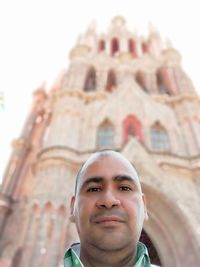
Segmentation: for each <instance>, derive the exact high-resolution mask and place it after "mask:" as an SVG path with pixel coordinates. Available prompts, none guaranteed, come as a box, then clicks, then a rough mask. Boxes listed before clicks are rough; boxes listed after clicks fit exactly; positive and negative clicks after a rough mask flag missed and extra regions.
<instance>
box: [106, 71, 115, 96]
mask: <svg viewBox="0 0 200 267" xmlns="http://www.w3.org/2000/svg"><path fill="white" fill-rule="evenodd" d="M115 86H116V76H115V73H114V71H113V70H110V71H109V72H108V77H107V82H106V91H107V92H112V90H113V87H115Z"/></svg>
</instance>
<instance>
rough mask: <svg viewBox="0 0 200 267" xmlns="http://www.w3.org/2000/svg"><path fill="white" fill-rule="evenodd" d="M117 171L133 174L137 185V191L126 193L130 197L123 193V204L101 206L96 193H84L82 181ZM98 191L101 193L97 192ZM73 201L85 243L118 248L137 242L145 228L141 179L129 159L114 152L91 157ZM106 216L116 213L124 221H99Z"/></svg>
mask: <svg viewBox="0 0 200 267" xmlns="http://www.w3.org/2000/svg"><path fill="white" fill-rule="evenodd" d="M115 170H116V172H115ZM117 171H118V172H120V173H126V174H128V175H130V176H131V177H133V178H134V179H135V182H136V184H137V186H138V188H137V190H136V192H130V193H129V192H128V193H127V195H128V198H127V195H126V193H125V194H124V195H123V198H124V199H121V204H120V206H118V207H112V208H109V209H108V208H106V207H105V206H104V207H103V208H102V207H101V208H99V207H97V206H96V205H95V202H96V197H93V194H91V195H90V194H85V193H84V194H82V191H81V190H82V189H81V186H82V182H83V181H84V180H85V179H87V178H88V177H91V176H100V177H104V179H108V177H110V176H112V175H114V174H118V172H117ZM101 190H102V189H101ZM103 190H104V189H103ZM95 194H96V193H94V195H95ZM97 195H100V194H99V193H97ZM88 197H90V199H88ZM74 201H75V204H74V208H75V218H76V219H75V222H76V225H77V230H78V233H79V236H80V240H81V244H82V245H84V244H87V245H89V246H93V247H96V248H97V249H100V250H105V251H114V250H116V251H117V250H121V249H124V248H125V247H127V246H136V243H137V241H138V238H139V235H140V232H141V229H142V224H143V220H144V216H143V214H144V210H143V201H142V193H141V188H140V184H139V179H138V177H137V173H136V171H135V170H134V169H133V167H132V165H131V164H130V163H129V162H128V163H127V161H126V160H124V159H123V158H122V159H121V158H120V157H113V155H112V157H111V156H108V157H97V158H95V159H93V160H90V162H89V163H88V164H87V166H86V167H85V169H84V170H83V172H82V174H81V177H80V181H79V184H78V188H77V196H76V199H75V200H74ZM104 217H117V218H119V219H120V220H121V222H116V224H114V225H113V223H111V225H109V222H108V223H99V222H98V221H99V220H101V218H104Z"/></svg>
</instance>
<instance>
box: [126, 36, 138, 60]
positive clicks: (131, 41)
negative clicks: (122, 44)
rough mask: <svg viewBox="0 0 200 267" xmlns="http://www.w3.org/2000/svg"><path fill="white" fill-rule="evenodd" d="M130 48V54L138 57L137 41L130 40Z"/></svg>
mask: <svg viewBox="0 0 200 267" xmlns="http://www.w3.org/2000/svg"><path fill="white" fill-rule="evenodd" d="M128 47H129V52H130V53H131V55H132V56H133V57H136V56H137V51H136V45H135V41H134V40H133V39H129V40H128Z"/></svg>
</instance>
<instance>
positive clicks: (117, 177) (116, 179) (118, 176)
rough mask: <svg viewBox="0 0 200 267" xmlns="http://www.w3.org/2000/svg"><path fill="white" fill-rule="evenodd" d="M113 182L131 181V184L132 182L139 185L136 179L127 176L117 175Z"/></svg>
mask: <svg viewBox="0 0 200 267" xmlns="http://www.w3.org/2000/svg"><path fill="white" fill-rule="evenodd" d="M113 180H114V181H117V182H122V181H129V182H131V183H133V184H135V185H136V184H137V182H136V179H134V178H132V177H131V176H129V175H126V174H120V175H116V176H114V177H113Z"/></svg>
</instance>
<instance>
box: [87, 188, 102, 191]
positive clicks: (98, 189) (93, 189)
mask: <svg viewBox="0 0 200 267" xmlns="http://www.w3.org/2000/svg"><path fill="white" fill-rule="evenodd" d="M100 191H101V189H100V188H98V187H91V188H88V189H87V192H100Z"/></svg>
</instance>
